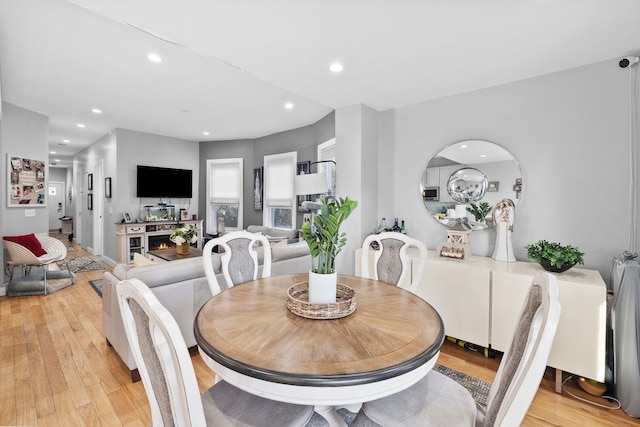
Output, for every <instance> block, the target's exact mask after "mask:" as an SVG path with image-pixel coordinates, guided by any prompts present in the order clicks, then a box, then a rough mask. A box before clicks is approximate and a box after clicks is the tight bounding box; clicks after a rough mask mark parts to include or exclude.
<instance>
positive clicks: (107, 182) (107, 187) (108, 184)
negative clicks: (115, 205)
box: [104, 177, 111, 199]
mask: <svg viewBox="0 0 640 427" xmlns="http://www.w3.org/2000/svg"><path fill="white" fill-rule="evenodd" d="M104 197H105V198H107V199H110V198H111V177H109V178H105V179H104Z"/></svg>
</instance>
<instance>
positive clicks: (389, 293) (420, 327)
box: [194, 274, 444, 386]
mask: <svg viewBox="0 0 640 427" xmlns="http://www.w3.org/2000/svg"><path fill="white" fill-rule="evenodd" d="M307 280H308V275H307V274H298V275H287V276H275V277H270V278H265V279H259V280H254V281H251V282H247V283H244V284H242V285H238V286H234V287H233V288H231V289H229V290H226V291H224V292H221V293H220V294H218V295H216V296H215V297H214V298H212V299H211V300H209V301H208V302H207V303H206V304H205V305H204V306H203V307H202V309H201V310H200V312H199V313H198V315H197V316H196V320H195V322H194V333H195V336H196V340H197V342H198V345H199V346H200V347H201V349H202V350H203V351H204V352H205V353H206V354H207V355H208V356H209V357H211V358H212V359H214V360H215V361H216V362H218V363H220V364H221V365H223V366H226V367H228V368H230V369H233V370H234V371H237V372H240V373H242V374H245V375H248V376H251V377H254V378H259V379H263V380H267V381H273V382H278V383H284V384H293V385H316V386H343V385H356V384H365V383H369V382H375V381H380V380H383V379H386V378H391V377H395V376H398V375H401V374H403V373H405V372H408V371H411V370H413V369H415V368H417V367H419V366H421V365H423V364H424V363H426V362H428V361H429V360H431V359H432V358H433V357H435V356H436V355H437V353H438V351H439V350H440V346H441V345H442V342H443V341H444V326H443V324H442V319H441V318H440V315H439V314H438V313H437V312H436V311H435V309H434V308H433V307H431V305H429V304H428V303H427V302H425V301H424V300H423V299H421V298H420V297H418V296H417V295H414V294H413V293H411V292H409V291H407V290H404V289H401V288H398V287H396V286H393V285H389V284H386V283H383V282H379V281H376V280H372V279H364V278H360V277H353V276H338V283H341V284H344V285H347V286H349V287H351V288H352V289H354V290H355V292H356V303H357V308H356V311H355V312H354V313H353V314H351V315H349V316H347V317H344V318H341V319H333V320H313V319H306V318H303V317H299V316H297V315H295V314H293V313H291V312H290V311H289V310H287V307H286V303H287V289H288V288H289V287H290V286H292V285H294V284H296V283H300V282H305V281H307Z"/></svg>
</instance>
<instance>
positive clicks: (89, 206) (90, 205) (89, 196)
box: [87, 193, 93, 211]
mask: <svg viewBox="0 0 640 427" xmlns="http://www.w3.org/2000/svg"><path fill="white" fill-rule="evenodd" d="M87 209H88V210H90V211H92V210H93V194H92V193H89V194H87Z"/></svg>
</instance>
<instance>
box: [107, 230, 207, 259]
mask: <svg viewBox="0 0 640 427" xmlns="http://www.w3.org/2000/svg"><path fill="white" fill-rule="evenodd" d="M176 225H180V226H189V225H195V226H196V228H197V229H198V240H197V242H196V243H195V244H194V245H192V246H194V247H196V248H198V249H202V220H185V221H179V222H178V221H148V222H136V223H116V261H117V262H118V263H123V264H131V263H133V256H134V254H136V253H139V254H140V255H142V256H147V252H148V251H151V250H157V249H168V248H175V244H174V243H173V242H171V241H170V240H169V236H170V235H171V233H173V229H174V227H175V226H176Z"/></svg>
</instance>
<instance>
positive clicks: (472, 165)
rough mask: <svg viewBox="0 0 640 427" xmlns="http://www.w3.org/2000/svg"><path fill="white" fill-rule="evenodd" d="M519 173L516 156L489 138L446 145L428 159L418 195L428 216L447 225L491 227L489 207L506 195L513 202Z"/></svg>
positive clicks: (517, 192) (518, 190)
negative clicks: (488, 139) (487, 139)
mask: <svg viewBox="0 0 640 427" xmlns="http://www.w3.org/2000/svg"><path fill="white" fill-rule="evenodd" d="M521 194H522V173H521V170H520V166H519V165H518V162H517V161H516V159H515V158H514V157H513V155H511V153H509V152H508V151H507V150H505V149H504V148H502V147H500V146H499V145H497V144H494V143H493V142H489V141H482V140H468V141H461V142H458V143H455V144H453V145H450V146H448V147H446V148H445V149H443V150H442V151H440V152H439V153H438V154H437V155H436V156H435V157H434V158H433V159H431V160H430V161H429V163H428V164H427V167H426V168H425V170H424V172H423V174H422V180H421V182H420V195H421V197H422V201H423V202H424V205H425V207H426V208H427V211H429V214H430V216H431V217H433V218H434V219H435V220H437V221H438V222H440V223H441V224H443V225H445V226H446V227H449V228H453V227H456V228H461V227H462V228H464V229H468V230H482V229H486V228H491V227H493V222H492V219H491V218H492V213H493V212H492V211H493V207H494V206H495V205H496V204H497V203H499V202H500V201H502V199H510V200H512V201H513V203H514V205H517V204H518V202H519V200H520V196H521Z"/></svg>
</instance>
